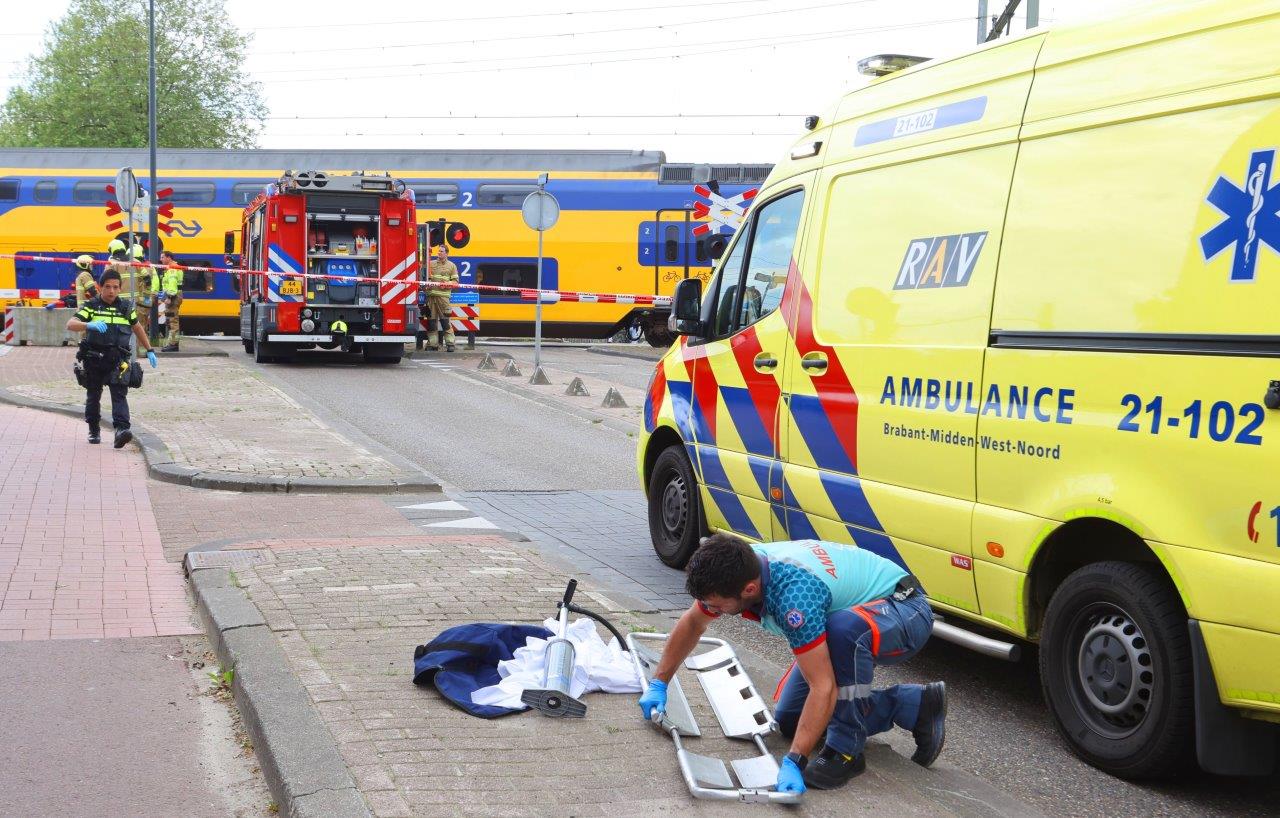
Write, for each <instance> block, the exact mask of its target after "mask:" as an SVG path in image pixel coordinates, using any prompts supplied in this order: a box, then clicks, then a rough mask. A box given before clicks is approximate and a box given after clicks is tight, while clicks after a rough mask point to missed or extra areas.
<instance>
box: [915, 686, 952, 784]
mask: <svg viewBox="0 0 1280 818" xmlns="http://www.w3.org/2000/svg"><path fill="white" fill-rule="evenodd" d="M911 735H913V736H915V737H916V751H915V753H913V754H912V756H911V760H912V761H914V762H915V763H917V764H919V765H920V766H921V767H928V766H929V765H930V764H932V763H933V762H934V761H936V760H937V758H938V753H941V752H942V744H943V742H944V741H946V738H947V684H946V682H931V683H930V684H927V685H925V686H924V693H922V694H921V695H920V715H919V716H918V717H917V718H916V726H915V729H914V730H912V731H911Z"/></svg>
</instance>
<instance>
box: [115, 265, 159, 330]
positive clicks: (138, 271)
mask: <svg viewBox="0 0 1280 818" xmlns="http://www.w3.org/2000/svg"><path fill="white" fill-rule="evenodd" d="M146 257H147V252H146V251H145V250H143V249H142V245H140V244H135V245H133V260H134V261H135V262H143V261H146ZM133 274H134V275H137V276H139V279H138V325H139V326H141V327H142V331H143V332H145V333H146V334H147V338H150V337H151V307H152V306H153V305H154V304H155V297H156V292H157V291H158V290H159V289H160V276H158V275H156V270H155V268H154V267H152V266H151V265H147V266H146V267H134V268H133ZM121 283H123V281H122V282H121Z"/></svg>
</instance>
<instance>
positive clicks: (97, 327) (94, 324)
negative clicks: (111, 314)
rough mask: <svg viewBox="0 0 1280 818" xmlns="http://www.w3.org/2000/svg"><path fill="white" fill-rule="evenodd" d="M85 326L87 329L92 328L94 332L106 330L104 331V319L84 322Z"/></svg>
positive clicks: (105, 325)
mask: <svg viewBox="0 0 1280 818" xmlns="http://www.w3.org/2000/svg"><path fill="white" fill-rule="evenodd" d="M85 326H86V327H88V328H89V329H91V330H93V331H94V332H106V331H107V322H106V321H90V322H89V323H87V324H85Z"/></svg>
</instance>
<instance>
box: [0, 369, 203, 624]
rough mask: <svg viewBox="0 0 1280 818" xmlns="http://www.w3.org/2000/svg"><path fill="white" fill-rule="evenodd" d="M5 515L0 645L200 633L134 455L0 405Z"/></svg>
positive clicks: (40, 415)
mask: <svg viewBox="0 0 1280 818" xmlns="http://www.w3.org/2000/svg"><path fill="white" fill-rule="evenodd" d="M6 357H11V356H6ZM0 518H2V519H3V521H4V533H3V535H0V593H2V594H3V601H0V640H17V639H22V640H41V639H80V638H90V637H93V638H104V637H114V636H164V635H179V634H194V633H199V631H198V630H197V629H196V628H195V627H194V626H193V624H192V620H191V609H190V604H189V602H188V600H187V595H186V585H185V581H184V579H183V576H182V571H181V569H180V568H179V567H178V566H177V565H174V564H172V563H169V562H166V560H165V558H164V552H163V550H162V548H161V544H160V532H159V529H158V528H157V527H156V521H155V517H154V515H153V514H152V513H151V502H150V498H149V496H148V494H147V480H146V470H145V467H144V466H143V464H142V458H141V457H140V456H139V455H138V453H137V452H136V451H135V450H132V449H129V450H124V451H116V450H114V449H112V447H111V446H110V445H109V444H107V445H100V446H90V445H89V444H88V443H86V442H85V426H84V424H83V423H80V422H78V421H75V420H73V419H71V418H68V417H64V416H62V415H55V414H51V413H48V412H39V411H35V410H30V409H18V408H14V407H8V406H0Z"/></svg>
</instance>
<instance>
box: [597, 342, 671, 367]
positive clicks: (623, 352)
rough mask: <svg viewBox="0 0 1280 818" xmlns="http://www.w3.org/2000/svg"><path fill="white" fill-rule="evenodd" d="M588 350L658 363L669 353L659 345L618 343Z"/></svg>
mask: <svg viewBox="0 0 1280 818" xmlns="http://www.w3.org/2000/svg"><path fill="white" fill-rule="evenodd" d="M587 352H594V353H595V354H597V355H612V356H613V357H615V358H634V359H636V360H637V361H649V362H650V363H657V362H658V361H660V360H662V356H663V355H666V354H667V350H665V349H658V348H657V347H636V346H632V345H630V344H626V345H622V344H620V345H618V346H617V347H612V346H603V345H599V344H597V345H596V346H590V347H587Z"/></svg>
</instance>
